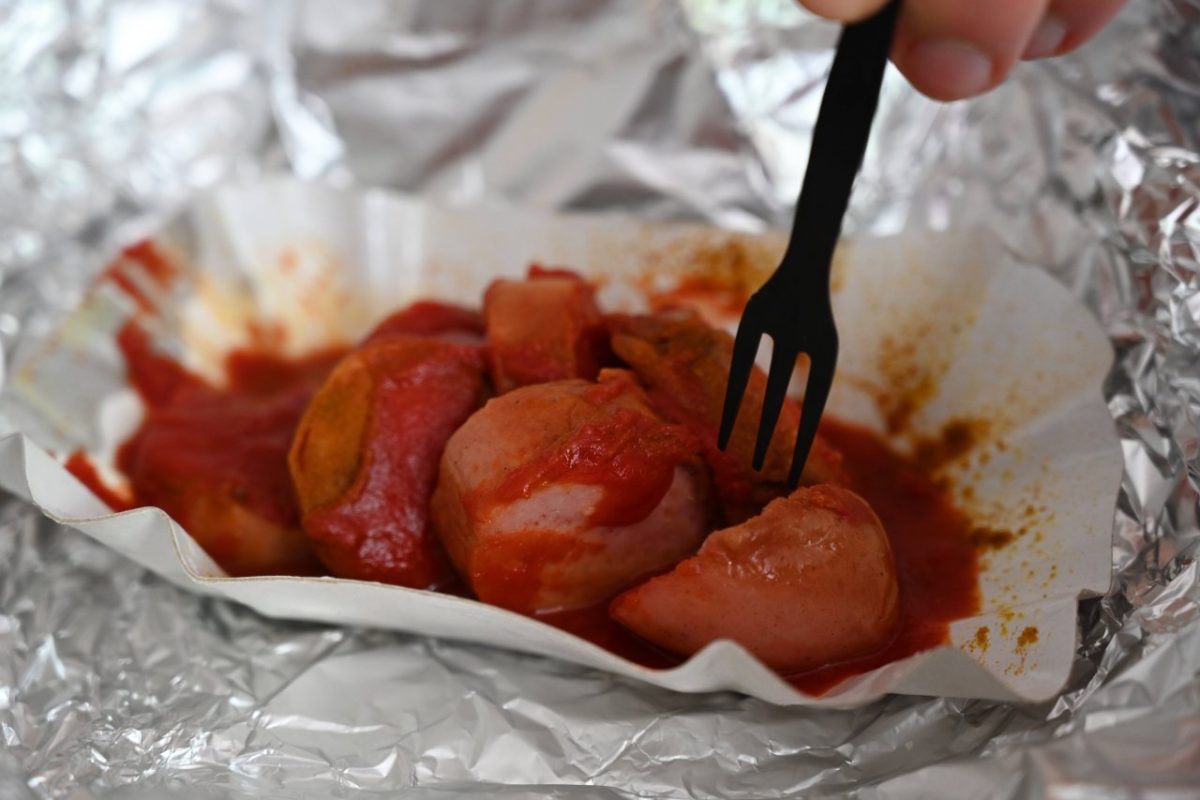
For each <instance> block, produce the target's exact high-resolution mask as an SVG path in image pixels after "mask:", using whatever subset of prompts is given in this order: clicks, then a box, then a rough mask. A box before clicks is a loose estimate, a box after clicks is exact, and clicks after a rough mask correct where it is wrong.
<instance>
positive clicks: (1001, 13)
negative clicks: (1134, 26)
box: [800, 0, 1125, 100]
mask: <svg viewBox="0 0 1200 800" xmlns="http://www.w3.org/2000/svg"><path fill="white" fill-rule="evenodd" d="M800 3H801V4H802V5H804V6H805V7H806V8H808V9H809V10H810V11H812V12H813V13H814V14H818V15H820V16H822V17H826V18H827V19H832V20H838V21H841V22H852V21H856V20H860V19H863V18H864V17H868V16H870V15H871V14H874V13H875V12H876V11H878V10H879V9H880V8H882V7H883V6H884V4H885V3H886V0H800ZM1124 3H1125V0H905V2H904V7H903V9H902V10H901V14H900V21H899V24H898V26H897V28H896V41H895V43H894V44H893V46H892V61H893V62H895V64H896V66H897V67H899V68H900V71H901V72H903V73H904V75H905V77H907V78H908V79H909V81H910V82H912V85H913V86H915V87H916V88H917V89H918V90H919V91H921V92H922V93H924V94H926V95H928V96H930V97H932V98H934V99H935V100H960V99H962V98H964V97H970V96H972V95H976V94H980V93H982V92H985V91H987V90H988V89H991V88H992V87H994V86H996V85H997V84H998V83H1000V82H1001V81H1003V80H1004V77H1005V76H1006V75H1007V74H1008V73H1009V71H1010V70H1011V69H1012V68H1013V65H1014V64H1016V62H1017V61H1018V60H1021V59H1025V60H1031V59H1037V58H1046V57H1048V56H1056V55H1061V54H1062V53H1066V52H1069V51H1071V50H1074V49H1075V48H1076V47H1079V46H1080V45H1081V44H1083V43H1084V42H1086V41H1087V40H1088V39H1090V38H1092V36H1094V35H1095V34H1096V33H1097V32H1099V31H1100V29H1101V28H1103V27H1104V26H1105V25H1106V24H1107V23H1108V22H1109V20H1111V19H1112V18H1113V16H1114V15H1115V14H1116V13H1117V11H1118V10H1120V8H1121V6H1122V5H1124Z"/></svg>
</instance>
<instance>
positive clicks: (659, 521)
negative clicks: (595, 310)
mask: <svg viewBox="0 0 1200 800" xmlns="http://www.w3.org/2000/svg"><path fill="white" fill-rule="evenodd" d="M694 453H695V443H694V442H693V441H692V440H691V437H690V435H689V433H688V432H687V430H686V429H684V428H682V427H681V426H674V425H669V424H667V423H665V422H663V421H662V420H661V419H659V418H658V416H657V415H656V414H655V413H654V412H653V411H652V410H651V409H650V408H649V406H648V405H647V404H646V400H645V396H644V394H643V392H642V390H641V389H640V387H638V386H637V384H636V383H635V382H634V380H633V379H632V377H631V376H630V375H629V374H628V373H626V372H619V371H609V370H606V371H604V372H603V373H601V379H600V382H599V383H589V382H587V381H582V380H565V381H557V382H554V383H545V384H538V385H536V386H528V387H525V388H522V389H516V390H514V391H512V392H509V393H508V394H505V395H502V396H500V397H496V398H493V399H492V400H490V401H489V402H488V403H487V405H485V406H484V407H483V408H482V409H481V410H480V411H478V412H476V413H475V414H474V415H473V416H472V417H471V418H470V419H469V420H467V422H466V424H465V425H463V426H462V427H461V428H460V429H459V430H458V431H457V432H456V433H455V434H454V435H453V436H452V437H451V438H450V441H449V443H448V444H447V446H446V452H445V455H444V456H443V457H442V466H441V474H440V477H439V480H438V487H437V491H436V492H435V493H434V497H433V519H434V523H435V527H436V530H437V531H438V534H439V535H440V536H441V539H442V542H443V544H444V545H445V547H446V551H447V552H448V553H449V554H450V558H451V560H453V562H454V564H455V566H456V567H457V568H458V571H459V574H460V575H461V576H462V577H463V578H464V579H465V580H466V581H467V583H468V584H470V586H471V588H472V589H473V590H474V591H475V594H476V595H477V596H478V597H479V599H480V600H483V601H485V602H488V603H492V604H495V605H500V606H504V607H506V608H509V609H513V610H516V611H520V612H523V613H535V612H539V611H552V610H561V609H568V608H577V607H581V606H586V605H592V604H595V603H598V602H601V601H605V600H608V599H609V598H611V597H612V596H613V595H614V594H616V593H617V592H619V591H621V590H622V589H625V588H627V587H629V586H631V585H633V584H634V583H635V582H637V581H638V580H640V579H642V578H644V577H645V576H647V575H649V574H653V573H655V572H657V571H660V570H663V569H666V568H667V567H669V566H671V565H672V564H674V563H675V562H677V561H678V560H679V559H680V558H683V557H684V556H686V555H688V554H690V553H692V552H694V551H695V549H696V547H698V546H699V544H700V541H701V540H702V539H703V537H704V533H705V530H706V526H707V524H708V521H709V518H710V514H709V508H708V501H707V498H706V494H707V491H706V490H707V486H706V482H705V481H706V478H705V475H704V471H703V468H702V466H701V465H700V463H699V460H698V459H697V458H696V457H695V455H694Z"/></svg>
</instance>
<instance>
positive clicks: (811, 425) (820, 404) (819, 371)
mask: <svg viewBox="0 0 1200 800" xmlns="http://www.w3.org/2000/svg"><path fill="white" fill-rule="evenodd" d="M836 362H837V348H836V346H835V348H834V351H833V353H826V354H822V355H820V356H817V355H810V363H809V366H808V383H807V384H806V386H805V389H804V405H803V406H801V409H800V430H799V431H798V433H797V435H796V449H795V450H794V451H793V452H792V468H791V471H790V472H789V473H788V487H789V488H791V489H795V488H796V486H798V485H799V483H800V475H801V473H803V472H804V462H806V461H808V453H809V451H810V450H811V449H812V444H813V440H814V439H816V437H817V423H819V422H820V421H821V414H822V412H824V410H825V401H826V400H828V399H829V388H830V387H831V386H832V385H833V369H834V364H835V363H836Z"/></svg>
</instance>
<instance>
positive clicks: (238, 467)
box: [117, 322, 341, 575]
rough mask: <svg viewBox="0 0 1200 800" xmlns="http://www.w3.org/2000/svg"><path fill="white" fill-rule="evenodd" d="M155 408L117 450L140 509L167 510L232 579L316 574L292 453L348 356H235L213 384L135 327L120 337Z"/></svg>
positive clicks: (134, 380) (133, 379)
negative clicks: (301, 427)
mask: <svg viewBox="0 0 1200 800" xmlns="http://www.w3.org/2000/svg"><path fill="white" fill-rule="evenodd" d="M117 340H118V344H119V345H120V347H121V350H122V353H123V354H124V356H125V361H126V365H127V369H128V372H129V379H130V383H131V384H132V385H133V387H134V389H135V390H136V391H137V392H138V394H139V395H141V397H142V399H143V401H144V402H145V404H146V414H145V416H144V418H143V420H142V423H141V425H140V427H139V428H138V430H137V431H136V432H135V433H134V435H133V436H132V437H131V438H130V439H129V440H128V441H127V442H125V444H123V445H122V446H121V448H120V450H119V451H118V454H117V466H118V468H119V469H120V470H121V471H122V472H123V473H124V474H125V475H126V476H127V477H128V479H129V481H130V485H131V487H132V490H133V500H134V504H135V505H138V506H145V505H153V506H158V507H159V508H162V509H164V510H165V511H167V513H169V514H171V516H172V517H174V518H175V519H176V520H177V521H178V522H179V523H180V524H182V525H183V526H184V527H186V528H188V529H189V530H190V531H191V532H192V533H193V534H194V535H195V536H196V537H197V540H198V541H200V544H201V545H202V546H203V547H204V549H205V550H207V551H208V553H209V554H210V555H211V556H212V557H213V558H214V559H215V560H216V561H217V562H218V563H220V564H221V566H222V567H224V568H225V569H226V570H227V571H228V572H230V573H231V574H235V575H238V574H242V575H244V574H263V573H277V574H288V573H293V574H312V573H313V572H314V570H315V562H313V560H312V556H311V553H310V552H309V549H308V547H307V544H306V542H305V541H304V539H303V538H302V536H301V534H300V532H299V512H298V510H297V508H296V502H295V498H294V496H293V490H292V484H291V477H290V475H289V473H288V469H287V452H288V449H289V448H290V446H291V440H292V436H293V434H294V432H295V430H296V427H297V424H298V423H299V420H300V416H301V414H302V413H303V412H304V409H305V407H306V406H307V404H308V401H309V398H310V397H311V396H312V394H313V392H314V391H315V390H316V388H317V386H318V385H319V383H320V381H321V380H322V378H323V376H324V375H325V374H326V373H327V372H328V371H329V369H331V368H332V366H333V364H334V363H336V361H337V359H338V358H340V356H341V353H340V352H333V351H329V352H323V353H318V354H316V355H313V356H310V357H307V358H304V359H298V360H288V359H283V358H281V357H279V356H274V355H270V354H265V353H235V354H234V355H232V356H230V358H229V360H228V363H227V368H228V369H227V372H228V376H229V384H228V386H226V387H223V388H217V387H213V386H210V385H209V384H207V383H206V382H205V381H203V380H202V379H200V378H199V377H197V376H195V375H193V374H191V373H189V372H188V371H187V370H186V369H184V368H183V367H182V366H180V365H179V364H178V363H177V362H175V361H174V360H173V359H172V358H170V357H169V356H166V355H164V354H162V353H159V352H158V351H157V350H155V349H154V347H153V345H152V344H151V342H150V340H149V337H148V336H147V335H146V333H145V331H144V330H143V329H142V328H141V327H140V326H139V325H137V324H136V323H133V322H131V323H128V324H127V325H126V326H125V327H124V328H123V329H122V330H121V332H120V334H119V335H118V339H117Z"/></svg>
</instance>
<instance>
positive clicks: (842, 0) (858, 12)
mask: <svg viewBox="0 0 1200 800" xmlns="http://www.w3.org/2000/svg"><path fill="white" fill-rule="evenodd" d="M886 4H887V0H800V5H802V6H804V7H805V8H807V9H808V10H809V11H811V12H812V13H814V14H816V15H817V16H818V17H824V18H825V19H832V20H835V21H837V22H858V21H859V20H861V19H866V18H867V17H869V16H871V15H872V14H874V13H875V12H876V11H878V10H879V9H881V8H883V7H884V5H886Z"/></svg>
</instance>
